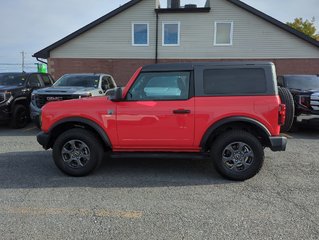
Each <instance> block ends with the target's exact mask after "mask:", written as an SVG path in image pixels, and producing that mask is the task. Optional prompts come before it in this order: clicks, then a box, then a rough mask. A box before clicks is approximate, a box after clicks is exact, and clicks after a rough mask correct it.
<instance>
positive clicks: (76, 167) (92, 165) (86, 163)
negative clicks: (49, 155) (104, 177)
mask: <svg viewBox="0 0 319 240" xmlns="http://www.w3.org/2000/svg"><path fill="white" fill-rule="evenodd" d="M102 157H103V148H102V145H101V144H100V142H99V140H98V139H97V138H96V136H95V135H94V134H93V133H92V132H90V131H88V130H85V129H79V128H76V129H71V130H68V131H66V132H64V133H62V134H61V135H60V136H59V137H58V138H57V140H56V141H55V143H54V145H53V159H54V162H55V164H56V166H57V167H58V168H59V169H60V170H61V171H62V172H64V173H66V174H68V175H70V176H75V177H80V176H85V175H88V174H89V173H91V172H92V171H94V170H95V169H96V168H97V167H98V166H99V165H100V163H101V161H102Z"/></svg>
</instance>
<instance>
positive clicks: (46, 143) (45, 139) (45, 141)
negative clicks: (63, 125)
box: [37, 131, 51, 149]
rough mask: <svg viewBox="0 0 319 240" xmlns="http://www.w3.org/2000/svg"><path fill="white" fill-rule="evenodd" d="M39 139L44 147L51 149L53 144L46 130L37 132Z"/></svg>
mask: <svg viewBox="0 0 319 240" xmlns="http://www.w3.org/2000/svg"><path fill="white" fill-rule="evenodd" d="M37 141H38V143H39V144H40V145H42V147H43V148H44V149H49V148H50V147H51V146H50V145H49V144H50V135H49V134H47V133H45V132H42V131H41V132H39V133H38V134H37Z"/></svg>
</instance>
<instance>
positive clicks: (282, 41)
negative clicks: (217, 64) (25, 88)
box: [34, 0, 319, 85]
mask: <svg viewBox="0 0 319 240" xmlns="http://www.w3.org/2000/svg"><path fill="white" fill-rule="evenodd" d="M34 57H36V58H38V59H47V60H48V67H49V72H50V73H51V74H52V75H53V76H54V77H55V78H57V77H59V76H61V75H62V74H64V73H70V72H107V73H110V74H112V75H113V76H114V77H115V79H116V80H117V82H118V83H119V85H124V84H126V82H127V81H128V80H129V78H130V76H131V75H132V73H133V72H134V71H135V69H137V68H138V67H139V66H142V65H145V64H152V63H158V62H161V63H162V62H186V61H187V62H188V61H228V60H236V61H238V60H266V61H272V62H274V63H275V64H276V67H277V73H278V74H279V75H280V74H318V73H319V42H318V41H316V40H314V39H312V38H310V37H308V36H306V35H304V34H302V33H300V32H298V31H296V30H294V29H292V28H290V27H289V26H288V25H286V24H283V23H282V22H279V21H278V20H276V19H274V18H272V17H270V16H268V15H266V14H264V13H262V12H260V11H258V10H257V9H254V8H252V7H251V6H249V5H247V4H245V3H243V2H241V1H239V0H207V2H206V4H205V6H204V7H197V6H196V5H191V4H190V5H186V6H179V0H168V8H160V4H159V0H131V1H129V2H128V3H126V4H125V5H123V6H121V7H119V8H117V9H116V10H114V11H112V12H110V13H108V14H106V15H105V16H103V17H101V18H99V19H97V20H96V21H94V22H92V23H90V24H88V25H86V26H84V27H83V28H81V29H79V30H78V31H76V32H74V33H72V34H70V35H68V36H66V37H65V38H63V39H61V40H59V41H58V42H56V43H54V44H52V45H50V46H48V47H46V48H45V49H42V50H41V51H39V52H37V53H35V54H34Z"/></svg>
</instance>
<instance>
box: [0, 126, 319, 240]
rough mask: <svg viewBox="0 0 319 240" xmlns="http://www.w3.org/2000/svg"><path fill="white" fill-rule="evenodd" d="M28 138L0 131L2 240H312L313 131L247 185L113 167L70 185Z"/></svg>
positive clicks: (195, 164) (168, 165)
mask: <svg viewBox="0 0 319 240" xmlns="http://www.w3.org/2000/svg"><path fill="white" fill-rule="evenodd" d="M36 133H37V129H35V128H34V127H33V126H32V125H29V126H28V127H27V128H25V129H21V130H13V129H9V128H7V127H6V126H0V222H1V224H0V232H1V235H0V239H254V240H255V239H298V240H299V239H307V240H308V239H318V236H319V208H318V206H319V147H318V146H319V130H307V129H304V130H301V131H300V132H298V133H293V134H290V135H289V136H288V137H289V142H288V147H287V151H286V152H278V153H273V152H271V151H269V150H267V151H266V159H265V164H264V167H263V168H262V170H261V172H260V173H259V174H258V175H257V176H255V177H254V178H252V179H250V180H248V181H245V182H233V181H228V180H225V179H223V178H222V177H221V176H220V175H219V174H218V173H216V172H215V171H214V170H212V169H211V168H210V167H209V166H210V165H209V164H208V163H207V162H206V161H203V160H152V159H148V160H138V159H137V160H126V159H117V160H111V161H105V162H104V163H103V165H102V166H101V168H100V169H99V170H98V171H96V172H95V173H94V174H93V175H90V176H88V177H83V178H72V177H68V176H65V175H64V174H62V173H61V172H60V171H59V170H58V169H57V168H56V167H55V165H54V164H53V160H52V158H51V152H50V151H44V150H43V149H42V148H41V147H40V145H38V143H37V142H36V139H35V134H36Z"/></svg>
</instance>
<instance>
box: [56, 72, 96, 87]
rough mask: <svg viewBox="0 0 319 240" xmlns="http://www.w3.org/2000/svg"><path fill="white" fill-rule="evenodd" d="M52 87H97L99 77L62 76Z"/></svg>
mask: <svg viewBox="0 0 319 240" xmlns="http://www.w3.org/2000/svg"><path fill="white" fill-rule="evenodd" d="M53 86H54V87H94V88H98V87H99V76H94V75H92V76H89V75H63V76H62V77H61V78H59V79H58V80H57V81H56V82H55V83H54V85H53Z"/></svg>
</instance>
